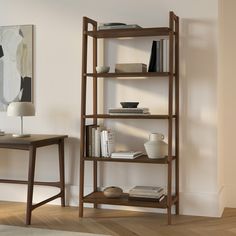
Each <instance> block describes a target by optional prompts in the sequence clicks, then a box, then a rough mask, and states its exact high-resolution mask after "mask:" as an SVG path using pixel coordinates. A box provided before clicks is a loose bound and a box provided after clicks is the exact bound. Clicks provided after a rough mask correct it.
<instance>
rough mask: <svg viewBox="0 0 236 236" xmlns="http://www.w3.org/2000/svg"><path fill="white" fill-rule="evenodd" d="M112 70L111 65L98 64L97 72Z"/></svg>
mask: <svg viewBox="0 0 236 236" xmlns="http://www.w3.org/2000/svg"><path fill="white" fill-rule="evenodd" d="M109 70H110V66H96V71H97V73H107V72H109Z"/></svg>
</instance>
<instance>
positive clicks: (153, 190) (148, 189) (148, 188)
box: [129, 186, 164, 193]
mask: <svg viewBox="0 0 236 236" xmlns="http://www.w3.org/2000/svg"><path fill="white" fill-rule="evenodd" d="M163 189H164V188H162V187H158V186H135V187H133V188H132V189H130V191H129V192H130V193H132V192H133V193H134V192H145V193H159V192H161V191H162V190H163Z"/></svg>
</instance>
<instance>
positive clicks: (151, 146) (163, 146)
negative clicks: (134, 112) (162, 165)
mask: <svg viewBox="0 0 236 236" xmlns="http://www.w3.org/2000/svg"><path fill="white" fill-rule="evenodd" d="M163 140H164V135H163V134H159V133H151V134H150V135H149V141H147V142H146V143H144V147H145V150H146V152H147V155H148V157H149V158H150V159H158V158H163V157H165V156H166V155H167V150H168V145H167V143H165V142H164V141H163Z"/></svg>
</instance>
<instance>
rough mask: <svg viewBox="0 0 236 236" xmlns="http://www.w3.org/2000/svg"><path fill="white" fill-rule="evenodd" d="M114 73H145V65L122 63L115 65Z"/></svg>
mask: <svg viewBox="0 0 236 236" xmlns="http://www.w3.org/2000/svg"><path fill="white" fill-rule="evenodd" d="M115 72H116V73H129V72H130V73H131V72H147V65H146V64H142V63H122V64H116V65H115Z"/></svg>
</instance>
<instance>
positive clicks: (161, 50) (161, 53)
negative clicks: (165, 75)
mask: <svg viewBox="0 0 236 236" xmlns="http://www.w3.org/2000/svg"><path fill="white" fill-rule="evenodd" d="M163 43H164V39H161V40H160V72H163Z"/></svg>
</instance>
